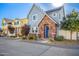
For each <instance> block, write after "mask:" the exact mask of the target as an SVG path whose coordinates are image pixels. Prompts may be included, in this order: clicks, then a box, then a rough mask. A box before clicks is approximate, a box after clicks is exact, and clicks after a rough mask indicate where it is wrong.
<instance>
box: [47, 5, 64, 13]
mask: <svg viewBox="0 0 79 59" xmlns="http://www.w3.org/2000/svg"><path fill="white" fill-rule="evenodd" d="M62 7H63V6H61V7H58V8H55V9H51V10H48V11H46V13H50V12H54V11H58V10H60V9H61V8H62Z"/></svg>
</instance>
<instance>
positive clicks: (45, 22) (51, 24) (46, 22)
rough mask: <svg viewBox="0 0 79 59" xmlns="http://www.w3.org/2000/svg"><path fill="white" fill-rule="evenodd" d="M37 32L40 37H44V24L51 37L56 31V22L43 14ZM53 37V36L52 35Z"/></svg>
mask: <svg viewBox="0 0 79 59" xmlns="http://www.w3.org/2000/svg"><path fill="white" fill-rule="evenodd" d="M38 26H39V34H40V37H41V38H44V37H45V36H44V31H45V26H48V27H49V32H48V36H49V37H52V35H51V34H52V33H56V27H57V26H56V23H55V22H54V21H53V20H52V19H50V18H49V17H48V16H47V15H45V16H44V18H43V19H42V20H41V22H40V23H39V25H38ZM54 37H55V36H54Z"/></svg>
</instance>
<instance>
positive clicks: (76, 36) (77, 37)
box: [76, 31, 79, 40]
mask: <svg viewBox="0 0 79 59" xmlns="http://www.w3.org/2000/svg"><path fill="white" fill-rule="evenodd" d="M76 39H77V40H78V39H79V38H78V31H77V32H76Z"/></svg>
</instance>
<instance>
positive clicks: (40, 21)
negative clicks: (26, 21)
mask: <svg viewBox="0 0 79 59" xmlns="http://www.w3.org/2000/svg"><path fill="white" fill-rule="evenodd" d="M45 16H47V17H48V18H49V19H50V20H51V21H52V22H54V23H55V24H57V22H55V21H54V20H53V19H52V18H50V17H49V16H48V15H47V14H45ZM45 16H44V17H45ZM44 17H43V19H42V20H41V21H40V23H41V22H42V21H43V20H44ZM40 23H39V24H38V26H39V25H40Z"/></svg>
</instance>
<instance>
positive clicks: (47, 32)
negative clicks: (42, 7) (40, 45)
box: [44, 26, 49, 38]
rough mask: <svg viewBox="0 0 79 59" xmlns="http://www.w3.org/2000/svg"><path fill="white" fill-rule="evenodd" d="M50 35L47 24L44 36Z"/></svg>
mask: <svg viewBox="0 0 79 59" xmlns="http://www.w3.org/2000/svg"><path fill="white" fill-rule="evenodd" d="M48 36H49V27H48V26H45V28H44V38H48Z"/></svg>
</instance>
